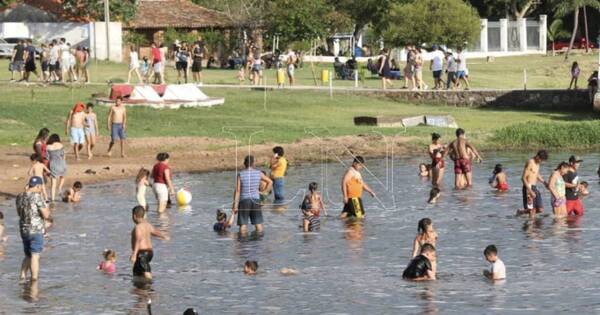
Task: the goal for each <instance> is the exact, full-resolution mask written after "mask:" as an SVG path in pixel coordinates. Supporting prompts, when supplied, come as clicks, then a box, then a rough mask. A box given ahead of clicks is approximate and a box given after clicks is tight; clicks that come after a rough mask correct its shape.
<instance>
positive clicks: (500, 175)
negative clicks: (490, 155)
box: [490, 164, 508, 192]
mask: <svg viewBox="0 0 600 315" xmlns="http://www.w3.org/2000/svg"><path fill="white" fill-rule="evenodd" d="M490 185H491V186H492V187H493V188H496V189H497V190H498V192H506V191H508V181H507V180H506V173H504V170H503V169H502V164H496V166H495V167H494V172H493V176H492V178H491V180H490Z"/></svg>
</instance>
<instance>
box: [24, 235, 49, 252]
mask: <svg viewBox="0 0 600 315" xmlns="http://www.w3.org/2000/svg"><path fill="white" fill-rule="evenodd" d="M21 239H22V240H23V251H24V252H25V256H27V257H31V254H39V253H41V252H42V251H43V250H44V234H42V233H34V234H29V233H21Z"/></svg>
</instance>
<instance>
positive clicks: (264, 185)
mask: <svg viewBox="0 0 600 315" xmlns="http://www.w3.org/2000/svg"><path fill="white" fill-rule="evenodd" d="M260 172H261V173H263V175H265V177H266V176H267V172H265V171H260ZM272 190H273V183H272V182H267V181H265V180H262V179H261V180H260V186H259V188H258V192H259V194H260V203H265V202H266V201H267V199H268V198H269V195H270V194H271V191H272Z"/></svg>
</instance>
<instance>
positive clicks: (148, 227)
mask: <svg viewBox="0 0 600 315" xmlns="http://www.w3.org/2000/svg"><path fill="white" fill-rule="evenodd" d="M145 214H146V210H145V209H144V207H142V206H135V207H134V208H133V209H132V210H131V218H132V220H133V222H134V223H135V227H134V228H133V230H132V231H131V250H132V253H131V257H130V258H129V260H130V261H131V262H132V263H133V276H134V277H143V278H144V279H146V280H152V269H151V268H150V262H151V261H152V257H153V256H154V253H153V251H152V239H151V237H152V236H154V237H158V238H160V239H163V240H169V237H168V236H166V235H163V234H162V233H161V232H160V231H159V230H157V229H155V228H154V227H153V226H152V224H150V223H148V222H147V221H146V219H145V218H144V215H145Z"/></svg>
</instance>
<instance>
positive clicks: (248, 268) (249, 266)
mask: <svg viewBox="0 0 600 315" xmlns="http://www.w3.org/2000/svg"><path fill="white" fill-rule="evenodd" d="M257 270H258V262H256V260H246V263H245V264H244V274H245V275H247V276H253V275H255V274H256V271H257Z"/></svg>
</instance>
